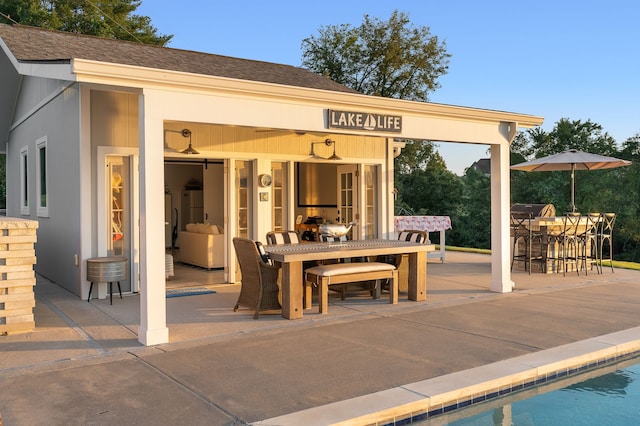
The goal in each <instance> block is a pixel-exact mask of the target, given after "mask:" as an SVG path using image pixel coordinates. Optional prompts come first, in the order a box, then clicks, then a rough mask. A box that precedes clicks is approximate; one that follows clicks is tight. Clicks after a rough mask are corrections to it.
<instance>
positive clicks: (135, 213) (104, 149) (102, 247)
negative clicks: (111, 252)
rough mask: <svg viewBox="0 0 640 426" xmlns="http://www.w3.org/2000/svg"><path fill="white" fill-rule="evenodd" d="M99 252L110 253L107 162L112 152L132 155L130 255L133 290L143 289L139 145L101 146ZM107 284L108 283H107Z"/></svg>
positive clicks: (98, 158)
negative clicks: (107, 230)
mask: <svg viewBox="0 0 640 426" xmlns="http://www.w3.org/2000/svg"><path fill="white" fill-rule="evenodd" d="M97 154H98V157H97V161H96V162H97V169H96V170H97V180H96V183H97V187H98V190H97V191H96V194H97V200H96V201H97V216H98V217H97V226H98V232H97V255H98V256H99V257H102V256H107V238H108V236H107V233H106V232H105V229H109V226H110V225H109V224H108V223H107V220H108V218H107V215H106V214H105V212H106V211H107V206H108V205H110V203H111V194H109V193H107V191H106V188H107V182H106V174H105V173H104V170H105V168H106V166H107V157H108V156H121V157H129V160H130V161H129V173H130V176H131V192H130V200H129V202H130V205H131V217H130V223H131V232H130V238H131V240H130V241H129V244H130V247H131V258H130V259H129V278H130V280H131V291H132V292H134V293H135V292H138V291H140V274H139V269H140V225H139V221H138V218H139V217H140V197H139V188H140V176H139V173H138V170H139V168H138V149H137V148H121V147H114V146H99V147H98V151H97ZM105 285H106V284H105ZM105 288H106V287H105Z"/></svg>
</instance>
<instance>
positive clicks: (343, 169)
mask: <svg viewBox="0 0 640 426" xmlns="http://www.w3.org/2000/svg"><path fill="white" fill-rule="evenodd" d="M358 209H359V207H358V166H357V165H356V164H346V165H342V166H338V217H337V220H338V223H344V224H348V223H351V222H353V221H356V220H359V219H360V217H359V216H360V215H359V214H358ZM349 235H350V238H351V239H357V238H358V236H359V235H360V232H359V224H358V225H354V226H353V227H352V228H351V231H349Z"/></svg>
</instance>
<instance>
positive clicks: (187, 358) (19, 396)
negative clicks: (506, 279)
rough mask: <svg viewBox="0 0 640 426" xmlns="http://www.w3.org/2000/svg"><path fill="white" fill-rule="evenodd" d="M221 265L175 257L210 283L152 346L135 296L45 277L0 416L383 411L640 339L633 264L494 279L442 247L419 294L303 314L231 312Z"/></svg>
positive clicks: (8, 358)
mask: <svg viewBox="0 0 640 426" xmlns="http://www.w3.org/2000/svg"><path fill="white" fill-rule="evenodd" d="M181 274H182V275H183V276H182V277H181V276H180V275H181ZM216 274H219V273H218V272H208V273H204V274H203V272H202V271H198V270H192V271H189V270H188V269H183V268H179V267H177V268H176V276H175V277H173V278H172V279H171V280H170V281H169V285H170V286H172V287H180V286H194V285H195V283H198V285H202V286H204V287H207V288H210V289H214V290H215V291H216V293H215V294H205V295H198V296H189V297H177V298H169V299H167V324H168V327H169V336H170V343H167V344H163V345H157V346H153V347H143V346H142V345H140V344H139V343H138V341H137V335H136V333H137V329H138V322H139V303H140V300H139V297H138V295H125V297H124V298H123V299H122V300H121V299H119V298H118V297H116V298H114V300H113V305H109V300H108V299H103V300H92V301H91V303H87V301H86V300H80V299H79V298H78V297H77V296H75V295H72V294H70V293H69V292H67V291H66V290H64V289H62V288H61V287H59V286H57V285H55V284H53V283H50V282H49V281H48V280H46V279H44V278H42V277H38V281H37V285H36V287H35V292H36V302H37V303H36V308H35V309H34V314H35V320H36V329H35V330H34V331H33V332H31V333H25V334H18V335H10V336H0V353H1V354H2V355H1V357H0V386H1V387H2V389H10V391H9V392H4V395H3V398H0V416H2V417H1V418H2V420H3V422H4V424H7V425H9V424H42V423H48V424H88V423H91V424H113V423H122V424H147V423H157V422H163V423H170V424H246V423H258V422H260V423H261V424H338V423H340V422H351V423H349V424H376V423H377V422H381V423H389V421H390V420H389V419H403V418H406V417H407V413H409V414H411V413H417V414H420V413H421V411H420V410H422V411H424V410H425V408H424V404H425V402H424V400H425V398H429V399H430V400H431V402H430V403H429V404H431V405H430V406H431V407H433V404H432V403H434V402H435V401H436V400H437V398H441V399H442V398H445V397H444V396H443V395H448V396H447V397H446V398H449V399H447V400H445V399H442V403H443V404H445V403H448V402H449V401H450V400H451V395H452V392H453V393H455V391H456V389H458V390H459V389H462V388H470V387H472V386H473V385H474V384H476V383H480V382H483V381H484V382H487V380H488V379H487V374H488V373H487V371H491V374H490V376H491V377H492V379H491V380H494V381H495V380H498V379H499V378H501V377H507V376H510V375H511V376H513V374H516V373H514V371H516V372H517V374H520V375H522V374H524V373H523V371H526V370H527V369H526V368H525V369H524V370H523V368H522V367H521V365H524V364H526V365H528V366H531V365H536V366H537V367H536V369H537V371H539V370H540V369H541V368H543V366H549V365H557V364H558V363H561V362H562V361H563V360H565V361H566V360H567V359H572V360H583V359H586V360H593V359H595V358H594V357H598V356H600V355H603V356H605V357H610V356H612V355H611V354H619V353H621V352H625V351H626V353H630V352H635V351H637V350H638V349H640V343H639V342H640V331H639V329H638V327H639V326H640V310H639V309H638V308H639V307H640V285H639V283H640V272H637V271H629V270H622V269H616V271H615V273H611V271H610V270H607V269H605V271H604V273H603V274H600V275H599V274H597V273H596V271H595V270H593V271H592V272H590V273H589V275H588V276H586V275H584V273H582V274H581V275H580V276H577V275H576V274H575V273H572V274H568V275H567V276H566V277H563V276H562V275H561V274H556V275H543V274H532V275H529V274H527V273H525V272H521V271H514V273H513V280H514V282H515V289H514V291H513V292H512V293H507V294H498V293H493V292H491V291H489V290H488V289H489V280H490V259H489V256H487V255H481V254H466V253H459V252H447V263H445V264H441V263H439V262H438V261H435V260H434V261H431V260H430V261H429V265H428V271H427V276H428V283H427V301H426V302H413V301H409V300H407V299H406V294H404V295H403V294H401V295H400V301H399V303H398V304H397V305H390V304H389V303H388V300H387V299H385V298H382V299H380V300H372V299H371V298H370V297H368V296H366V295H365V294H364V293H358V294H355V293H354V294H353V295H351V296H350V297H348V298H347V299H346V300H345V301H341V300H340V298H339V297H338V296H337V295H336V296H335V297H332V298H331V299H330V301H329V313H328V314H325V315H321V314H319V313H318V312H317V305H316V304H315V301H314V309H312V310H309V311H305V313H304V317H303V318H302V319H299V320H294V321H290V320H286V319H284V318H282V317H281V315H280V314H279V313H278V312H274V313H272V314H262V315H261V316H260V319H259V320H257V321H256V320H253V314H252V312H250V311H249V310H246V309H245V310H243V309H241V310H240V311H239V312H233V310H232V308H233V306H234V304H235V301H236V299H237V294H238V291H239V285H228V284H215V283H214V282H215V281H216V278H215V277H216ZM218 277H219V275H218ZM594 339H596V340H594ZM593 354H596V355H593ZM585 356H586V358H585ZM523 357H524V358H523ZM532 357H533V358H532ZM576 362H577V361H576ZM580 362H582V361H580ZM530 368H531V367H529V369H530ZM479 369H480V370H479ZM470 372H474V373H473V374H470ZM456 375H457V376H456ZM509 380H513V378H511V379H509ZM519 380H522V379H519ZM496 383H498V382H496ZM500 386H502V385H500ZM445 388H446V389H445ZM434 389H439V390H438V391H437V392H439V393H437V392H436V391H434ZM434 392H436V393H434ZM409 393H410V394H411V395H412V396H408V394H409ZM417 395H422V396H421V397H417ZM425 395H427V396H425ZM380 398H382V401H383V402H381V400H380ZM407 398H409V399H407ZM421 407H422V408H421ZM301 422H303V423H301Z"/></svg>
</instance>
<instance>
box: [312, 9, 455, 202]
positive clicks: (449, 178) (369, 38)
mask: <svg viewBox="0 0 640 426" xmlns="http://www.w3.org/2000/svg"><path fill="white" fill-rule="evenodd" d="M302 51H303V53H302V65H303V66H304V67H306V68H308V69H309V70H311V71H313V72H315V73H318V74H321V75H324V76H326V77H328V78H331V79H332V80H334V81H337V82H338V83H341V84H343V85H345V86H347V87H350V88H352V89H354V90H357V91H359V92H361V93H364V94H366V95H372V96H382V97H388V98H396V99H408V100H414V101H427V100H428V94H429V93H430V92H433V91H434V90H435V89H437V88H438V87H440V84H439V83H438V78H439V77H441V76H442V75H444V74H446V73H447V70H448V65H449V57H450V56H451V55H449V54H448V53H447V51H446V46H445V43H444V42H443V41H440V40H439V39H438V37H436V36H434V35H431V32H430V29H429V28H428V27H416V26H413V25H412V24H411V23H410V21H409V17H408V15H407V14H405V13H403V12H398V11H397V10H396V11H394V12H393V13H392V14H391V16H390V17H389V19H388V20H387V21H382V20H380V19H377V18H372V17H370V16H368V15H365V16H364V20H363V22H362V24H361V25H360V26H358V27H354V26H351V25H348V24H343V25H330V26H327V27H321V28H320V30H319V32H318V35H317V36H311V37H308V38H306V39H304V40H303V41H302ZM405 142H406V147H405V148H404V149H403V150H402V153H401V154H400V156H399V157H397V158H396V161H395V182H396V189H397V190H398V194H397V199H396V210H402V211H409V212H415V213H420V214H448V212H449V211H450V209H452V208H455V207H454V204H455V203H456V202H457V201H458V200H459V199H460V198H461V194H462V187H461V184H460V182H459V179H458V177H457V176H455V175H454V174H453V173H451V172H449V171H448V170H447V168H446V165H445V163H444V161H443V159H442V157H441V156H440V155H439V154H438V152H437V150H436V149H435V146H434V144H433V143H432V142H430V141H411V140H409V141H405ZM452 200H454V201H452Z"/></svg>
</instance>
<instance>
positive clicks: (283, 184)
mask: <svg viewBox="0 0 640 426" xmlns="http://www.w3.org/2000/svg"><path fill="white" fill-rule="evenodd" d="M286 170H287V169H286V164H285V163H281V162H275V161H274V162H273V163H271V175H272V177H273V186H272V188H271V191H272V194H273V195H272V197H273V204H272V206H273V211H272V212H271V221H272V223H271V228H272V229H273V230H274V231H286V230H287V229H289V227H288V226H287V224H288V223H289V220H288V217H287V211H288V205H287V198H288V197H287V173H286ZM285 228H286V229H285Z"/></svg>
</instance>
